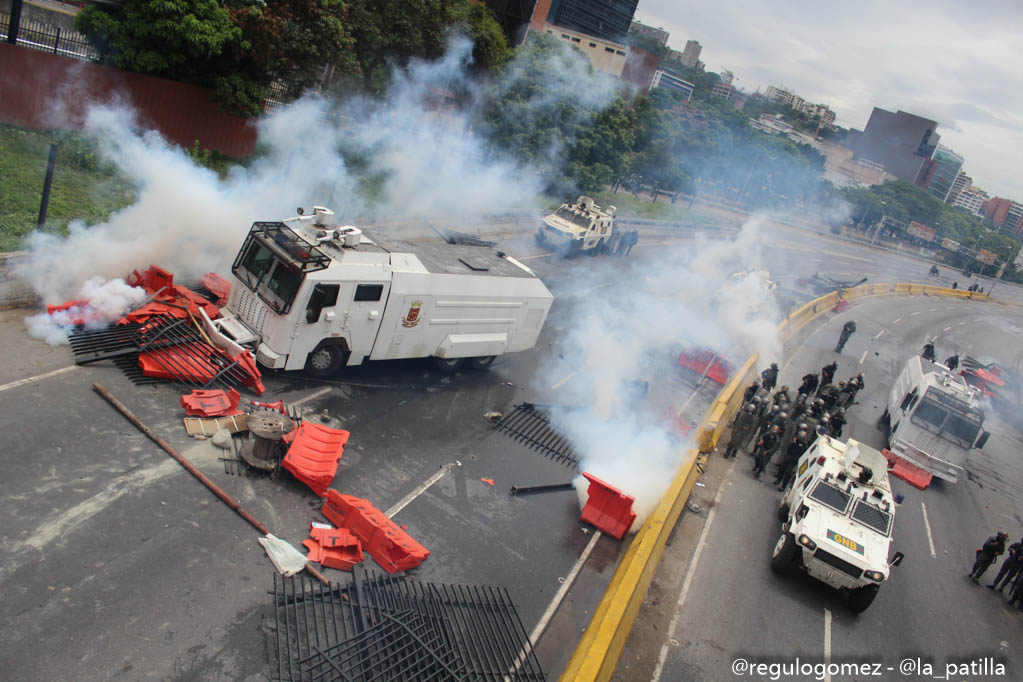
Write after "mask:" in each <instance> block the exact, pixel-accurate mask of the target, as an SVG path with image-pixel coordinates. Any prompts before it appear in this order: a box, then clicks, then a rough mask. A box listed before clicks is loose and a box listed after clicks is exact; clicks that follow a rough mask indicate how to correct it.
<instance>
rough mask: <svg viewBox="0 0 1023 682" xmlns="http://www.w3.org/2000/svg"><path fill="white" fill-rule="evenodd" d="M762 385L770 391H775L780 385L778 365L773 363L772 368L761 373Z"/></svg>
mask: <svg viewBox="0 0 1023 682" xmlns="http://www.w3.org/2000/svg"><path fill="white" fill-rule="evenodd" d="M760 379H761V383H762V384H763V387H764V388H766V389H767V390H768V391H773V390H774V387H775V385H777V383H778V363H776V362H772V363H771V366H770V367H768V368H767V369H765V370H764V371H763V372H761V373H760Z"/></svg>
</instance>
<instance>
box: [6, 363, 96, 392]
mask: <svg viewBox="0 0 1023 682" xmlns="http://www.w3.org/2000/svg"><path fill="white" fill-rule="evenodd" d="M73 369H78V365H68V366H67V367H61V368H60V369H55V370H53V371H52V372H47V373H46V374H37V375H35V376H34V377H29V378H27V379H18V380H17V381H12V382H11V383H9V384H4V385H3V386H0V392H2V391H6V390H7V389H9V388H17V387H18V386H24V385H25V384H31V383H32V382H33V381H39V380H40V379H49V378H50V377H54V376H57V375H58V374H63V373H64V372H70V371H71V370H73Z"/></svg>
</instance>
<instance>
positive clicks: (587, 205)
mask: <svg viewBox="0 0 1023 682" xmlns="http://www.w3.org/2000/svg"><path fill="white" fill-rule="evenodd" d="M614 216H615V207H614V206H608V207H607V210H606V211H602V210H601V208H600V206H598V205H597V204H596V203H595V202H594V201H593V199H592V198H590V197H586V196H581V197H579V199H578V200H577V201H576V202H575V203H574V204H562V205H561V206H560V207H559V208H558V210H556V211H554V213H551V214H550V215H548V216H546V217H545V218H544V219H543V221H542V222H541V223H540V227H539V229H537V231H536V243H537V244H539V245H540V246H544V247H550V248H553V249H557V250H558V251H559V252H561V253H562V254H564V255H566V256H574V255H575V254H577V253H581V252H589V253H590V254H595V253H607V251H608V248H609V247H610V246H611V243H612V236H613V235H614Z"/></svg>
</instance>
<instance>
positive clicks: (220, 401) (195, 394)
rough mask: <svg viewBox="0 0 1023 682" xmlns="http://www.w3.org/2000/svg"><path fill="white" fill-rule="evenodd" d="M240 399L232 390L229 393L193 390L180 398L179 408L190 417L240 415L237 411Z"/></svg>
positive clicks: (239, 395)
mask: <svg viewBox="0 0 1023 682" xmlns="http://www.w3.org/2000/svg"><path fill="white" fill-rule="evenodd" d="M241 398H242V396H241V394H240V393H238V391H236V390H234V389H233V388H232V389H231V390H229V391H225V390H222V389H214V390H210V391H202V390H195V391H192V392H191V393H188V394H186V395H183V396H181V407H183V408H185V414H187V415H188V416H190V417H226V416H228V415H232V414H241V410H239V409H238V403H239V401H241Z"/></svg>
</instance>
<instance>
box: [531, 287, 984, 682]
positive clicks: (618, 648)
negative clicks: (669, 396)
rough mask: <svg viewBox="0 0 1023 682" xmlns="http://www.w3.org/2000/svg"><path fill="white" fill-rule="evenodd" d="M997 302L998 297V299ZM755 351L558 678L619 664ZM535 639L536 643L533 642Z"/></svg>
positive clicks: (937, 292) (958, 294)
mask: <svg viewBox="0 0 1023 682" xmlns="http://www.w3.org/2000/svg"><path fill="white" fill-rule="evenodd" d="M842 294H843V298H844V299H845V300H847V301H853V300H857V299H861V298H868V297H874V296H893V295H899V294H910V295H931V296H944V297H948V298H972V299H973V300H979V301H986V300H988V298H989V297H988V295H987V294H978V293H973V294H972V295H971V294H970V292H964V291H963V290H962V289H948V288H945V287H934V286H929V285H922V284H863V285H860V286H858V287H853V288H850V289H845V290H843V292H842ZM837 302H838V294H837V293H835V292H832V293H830V294H826V295H824V296H821V297H819V298H816V299H814V300H812V301H810V302H809V303H807V304H806V305H804V306H802V307H800V308H798V309H796V310H795V311H793V312H792V313H790V314H789V316H788V317H786V318H785V320H783V321H782V323H781V324H780V325H778V334H779V336H780V337H781V338H782V339H783V340H786V341H787V340H788V339H790V338H792V336H793V335H795V334H796V333H797V332H798V331H799V330H800V329H802V328H803V327H805V326H806V325H807V324H809V323H810V322H811V321H813V320H815V319H817V318H818V317H820V316H821V315H823V314H824V313H826V312H829V311H830V310H831V309H832V308H834V306H835V304H836V303H837ZM999 302H1001V301H999ZM757 359H758V356H757V354H756V353H754V354H753V355H751V356H750V357H749V358H747V359H746V362H744V363H743V365H742V367H740V368H739V370H738V371H737V372H736V373H735V374H734V375H733V376H732V378H731V379H730V380H729V382H728V383H727V384H726V385H725V386H724V387H723V388H722V389H721V391H719V392H718V395H717V397H716V398H715V399H714V402H713V403H712V404H711V406H710V409H708V410H707V412H706V413H704V415H703V418H702V419H701V420H700V423H699V425H698V426H697V427H696V434H695V436H694V442H696V443H697V444H698V446H699V447H698V448H690V449H689V450H688V451H687V452H686V456H685V460H684V461H683V462H682V465H681V467H680V468H679V471H678V473H677V474H676V475H675V478H674V479H673V480H672V482H671V485H670V486H669V487H668V490H667V492H665V494H664V497H662V498H661V502H660V504H658V505H657V508H656V509H655V510H654V511H653V512H652V513H651V514H650V516H649V517H647V520H646V522H644V523H643V526H642V527H641V528H640V529H639V531H637V533H636V535H635V537H633V538H632V540H631V542H630V543H629V547H628V549H626V551H625V556H623V557H622V560H621V561H620V562H619V563H618V567H617V568H616V569H615V572H614V575H613V576H612V577H611V582H610V584H609V585H608V586H607V589H606V590H605V591H604V596H603V597H602V598H601V600H600V603H599V604H598V605H597V609H596V611H594V613H593V617H592V618H591V619H590V624H589V625H588V626H587V627H586V631H585V632H584V633H583V635H582V637H581V638H580V640H579V644H578V645H577V646H576V649H575V652H574V653H573V654H572V658H571V659H570V660H569V662H568V665H567V666H566V668H565V671H564V672H563V673H562V674H561V677H560V680H561V682H589V681H590V680H593V681H594V682H597V681H601V682H604V681H606V680H610V679H611V676H612V675H613V674H614V672H615V669H616V668H617V667H618V660H619V659H620V658H621V655H622V650H623V649H624V648H625V642H626V640H627V639H628V637H629V632H631V630H632V626H633V623H634V622H635V620H636V614H637V613H638V612H639V607H640V606H641V605H642V604H643V600H644V599H645V598H646V592H647V589H648V588H649V587H650V582H651V581H652V580H653V577H654V572H655V571H656V570H657V565H658V564H659V563H660V561H661V557H662V556H663V555H664V546H665V543H666V542H667V540H668V536H669V535H670V534H671V529H672V528H674V527H675V523H676V522H677V521H678V518H679V516H680V515H681V514H682V509H683V507H684V505H685V502H686V500H688V499H689V495H690V493H691V492H692V490H693V486H694V485H695V483H696V479H697V478H698V477H699V471H698V469H697V468H696V459H697V456H698V455H699V453H700V452H710V451H711V450H713V449H714V447H715V446H716V445H717V442H718V439H719V438H720V437H721V434H722V433H723V432H724V430H725V428H726V427H727V424H728V419H729V418H730V417H731V415H732V414H734V413H735V411H736V410H737V409H738V408H739V404H738V403H739V402H740V401H741V400H742V395H743V391H742V388H743V387H744V386H746V385H747V384H748V382H749V381H751V380H752V378H754V377H755V376H756V366H757V365H756V363H757ZM534 644H535V643H534Z"/></svg>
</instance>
